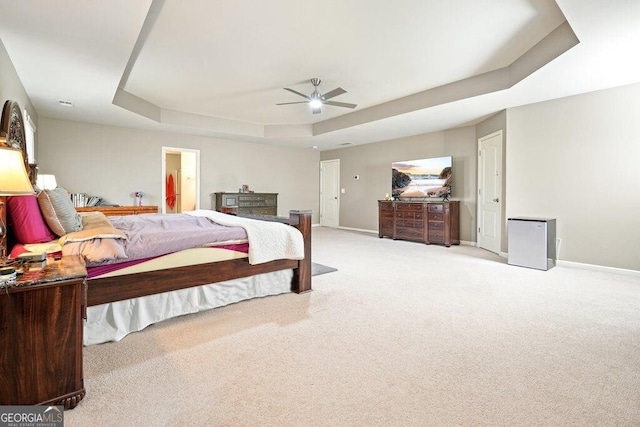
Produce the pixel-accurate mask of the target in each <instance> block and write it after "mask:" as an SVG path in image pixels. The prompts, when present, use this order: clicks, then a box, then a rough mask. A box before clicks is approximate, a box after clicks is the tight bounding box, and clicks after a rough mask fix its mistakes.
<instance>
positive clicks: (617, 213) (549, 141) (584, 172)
mask: <svg viewBox="0 0 640 427" xmlns="http://www.w3.org/2000/svg"><path fill="white" fill-rule="evenodd" d="M506 145H507V150H506V167H507V170H506V174H507V188H506V203H507V206H506V211H507V216H508V217H513V216H535V217H550V218H556V219H557V237H558V238H560V239H561V246H560V253H559V259H561V260H565V261H572V262H578V263H587V264H595V265H603V266H609V267H617V268H625V269H632V270H640V250H638V247H639V245H640V84H635V85H631V86H624V87H620V88H616V89H609V90H604V91H599V92H592V93H589V94H584V95H578V96H573V97H569V98H564V99H558V100H554V101H548V102H542V103H539V104H533V105H527V106H523V107H518V108H512V109H509V110H508V111H507V143H506Z"/></svg>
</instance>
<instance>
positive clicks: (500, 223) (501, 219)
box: [476, 129, 505, 254]
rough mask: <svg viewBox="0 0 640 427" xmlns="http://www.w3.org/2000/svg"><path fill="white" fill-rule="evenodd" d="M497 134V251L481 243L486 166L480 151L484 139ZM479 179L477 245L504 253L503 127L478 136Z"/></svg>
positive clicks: (477, 193)
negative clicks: (483, 186) (498, 182)
mask: <svg viewBox="0 0 640 427" xmlns="http://www.w3.org/2000/svg"><path fill="white" fill-rule="evenodd" d="M496 136H500V162H499V163H500V164H499V165H496V168H498V170H497V171H496V172H497V173H498V177H499V179H500V194H499V195H498V197H499V199H500V206H499V207H498V225H497V226H496V233H497V236H496V238H497V240H498V248H497V252H496V251H494V250H493V248H488V247H484V246H482V245H481V244H480V243H481V242H480V234H481V232H480V225H481V224H483V222H484V221H483V214H482V200H481V197H482V194H481V190H482V188H481V187H480V186H481V183H482V182H483V179H482V174H483V172H484V167H483V159H482V157H481V155H480V153H481V152H482V144H483V142H484V141H486V140H489V139H492V138H494V137H496ZM477 169H478V181H477V187H478V190H477V192H476V197H477V201H478V203H477V204H476V205H477V216H476V218H477V221H476V225H477V227H476V246H477V247H479V248H482V249H485V250H487V251H490V252H494V253H497V254H501V253H502V234H503V233H502V231H503V229H504V213H505V209H504V206H505V204H504V202H505V200H504V136H503V129H500V130H497V131H496V132H492V133H490V134H488V135H485V136H482V137H480V138H478V166H477Z"/></svg>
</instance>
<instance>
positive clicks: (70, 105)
mask: <svg viewBox="0 0 640 427" xmlns="http://www.w3.org/2000/svg"><path fill="white" fill-rule="evenodd" d="M58 104H60V105H62V106H63V107H73V102H71V101H63V100H58Z"/></svg>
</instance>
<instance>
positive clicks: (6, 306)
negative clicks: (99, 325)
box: [0, 256, 87, 409]
mask: <svg viewBox="0 0 640 427" xmlns="http://www.w3.org/2000/svg"><path fill="white" fill-rule="evenodd" d="M86 276H87V271H86V269H85V266H84V261H83V259H82V258H81V257H79V256H68V257H63V258H62V259H61V260H59V261H54V260H53V259H52V258H48V259H47V265H46V266H45V267H44V268H42V269H39V270H31V271H27V272H25V273H24V274H22V275H20V276H18V279H17V280H16V283H15V285H10V286H9V287H7V288H1V289H0V405H38V404H40V405H64V407H65V408H66V409H71V408H74V407H75V406H76V405H77V404H78V403H79V402H80V401H81V400H82V398H83V397H84V395H85V389H84V378H83V373H82V332H83V326H84V325H83V319H85V318H86V307H87V304H86V300H87V292H86V282H85V279H86Z"/></svg>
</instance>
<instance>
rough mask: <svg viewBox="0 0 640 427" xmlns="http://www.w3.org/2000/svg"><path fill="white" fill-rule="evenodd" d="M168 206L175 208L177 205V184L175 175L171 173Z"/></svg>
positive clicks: (168, 186)
mask: <svg viewBox="0 0 640 427" xmlns="http://www.w3.org/2000/svg"><path fill="white" fill-rule="evenodd" d="M166 192H167V206H169V209H173V207H174V206H175V205H176V186H175V185H174V183H173V175H171V174H169V176H168V177H167V191H166Z"/></svg>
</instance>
